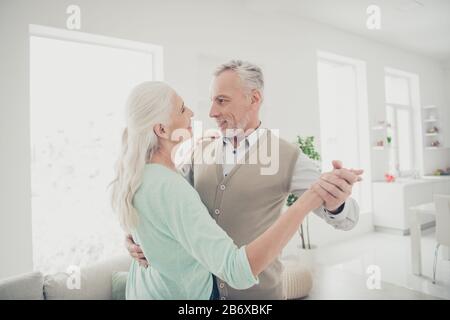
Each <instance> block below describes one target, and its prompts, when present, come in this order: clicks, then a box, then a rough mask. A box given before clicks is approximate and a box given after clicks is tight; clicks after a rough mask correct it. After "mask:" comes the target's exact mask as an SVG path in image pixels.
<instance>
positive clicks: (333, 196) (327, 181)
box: [312, 160, 364, 211]
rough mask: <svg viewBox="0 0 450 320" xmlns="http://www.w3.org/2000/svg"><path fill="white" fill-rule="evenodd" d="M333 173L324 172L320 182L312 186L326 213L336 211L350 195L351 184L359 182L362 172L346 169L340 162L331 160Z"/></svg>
mask: <svg viewBox="0 0 450 320" xmlns="http://www.w3.org/2000/svg"><path fill="white" fill-rule="evenodd" d="M332 163H333V168H334V169H333V171H331V172H325V173H323V174H322V175H321V176H320V180H319V181H318V182H317V183H315V184H314V185H313V186H312V189H313V190H314V191H316V192H317V194H319V196H320V197H321V198H322V199H323V201H324V202H325V204H324V207H325V209H327V210H328V211H335V210H336V209H338V208H339V207H340V206H341V205H342V204H343V203H344V202H345V200H347V198H348V197H350V195H351V194H352V188H353V184H355V183H356V182H358V181H361V180H362V178H361V175H362V173H363V172H364V170H361V169H356V170H355V169H346V168H343V167H342V162H341V161H338V160H333V162H332Z"/></svg>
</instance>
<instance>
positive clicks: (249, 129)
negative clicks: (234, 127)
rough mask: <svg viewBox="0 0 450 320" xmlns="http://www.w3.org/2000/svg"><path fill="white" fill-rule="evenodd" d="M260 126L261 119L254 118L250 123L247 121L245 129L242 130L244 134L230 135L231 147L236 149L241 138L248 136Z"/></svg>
mask: <svg viewBox="0 0 450 320" xmlns="http://www.w3.org/2000/svg"><path fill="white" fill-rule="evenodd" d="M260 126H261V121H260V120H259V119H256V120H255V121H253V122H252V123H251V124H250V123H249V124H248V125H247V126H246V128H245V130H244V136H242V137H238V136H234V137H232V139H231V141H232V142H233V147H234V148H235V149H236V148H237V147H238V145H239V143H240V142H241V140H243V139H244V138H245V137H247V136H249V135H250V134H252V133H253V132H255V131H256V130H258V128H259V127H260Z"/></svg>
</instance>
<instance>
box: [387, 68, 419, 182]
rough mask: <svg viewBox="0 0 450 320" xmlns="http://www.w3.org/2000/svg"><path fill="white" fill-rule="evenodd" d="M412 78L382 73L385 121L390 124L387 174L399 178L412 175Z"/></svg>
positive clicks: (390, 71)
mask: <svg viewBox="0 0 450 320" xmlns="http://www.w3.org/2000/svg"><path fill="white" fill-rule="evenodd" d="M412 81H413V76H412V75H411V76H409V75H408V74H406V73H404V72H402V71H398V70H393V69H386V71H385V92H386V93H385V95H386V119H387V122H388V123H389V124H390V126H389V127H388V131H387V136H388V138H390V140H391V142H390V171H393V172H396V171H397V172H398V174H399V175H400V176H408V175H411V174H413V173H414V171H415V166H416V164H415V163H414V152H415V151H414V144H413V140H414V139H413V137H414V130H413V123H414V121H413V115H414V112H413V105H412V92H411V91H412V90H411V88H412Z"/></svg>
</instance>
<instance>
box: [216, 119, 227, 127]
mask: <svg viewBox="0 0 450 320" xmlns="http://www.w3.org/2000/svg"><path fill="white" fill-rule="evenodd" d="M226 124H227V120H223V121H221V122H219V123H218V125H219V127H221V128H222V127H224V126H225V125H226Z"/></svg>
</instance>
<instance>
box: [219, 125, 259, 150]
mask: <svg viewBox="0 0 450 320" xmlns="http://www.w3.org/2000/svg"><path fill="white" fill-rule="evenodd" d="M262 132H263V130H262V129H261V121H259V124H258V126H257V127H256V128H255V129H254V130H252V132H251V133H250V134H249V135H247V136H245V141H246V143H248V145H249V146H252V145H253V144H255V143H256V141H258V139H259V137H260V136H261V134H262ZM232 138H233V137H223V143H224V145H225V144H227V143H231V139H232Z"/></svg>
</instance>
